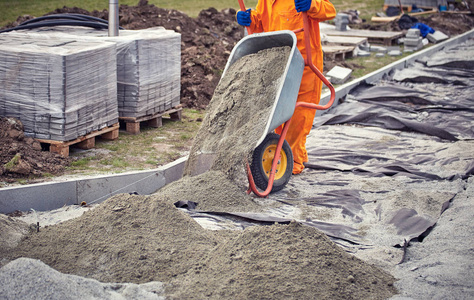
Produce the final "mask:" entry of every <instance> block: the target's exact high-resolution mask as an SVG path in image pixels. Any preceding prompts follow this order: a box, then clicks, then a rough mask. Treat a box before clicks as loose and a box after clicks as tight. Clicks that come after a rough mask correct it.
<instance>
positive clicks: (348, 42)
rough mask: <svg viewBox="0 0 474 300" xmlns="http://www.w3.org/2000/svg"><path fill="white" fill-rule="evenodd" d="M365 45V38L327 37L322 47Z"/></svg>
mask: <svg viewBox="0 0 474 300" xmlns="http://www.w3.org/2000/svg"><path fill="white" fill-rule="evenodd" d="M365 44H367V38H365V37H354V36H327V37H326V40H325V43H324V45H328V46H335V45H338V46H354V47H357V46H359V45H365Z"/></svg>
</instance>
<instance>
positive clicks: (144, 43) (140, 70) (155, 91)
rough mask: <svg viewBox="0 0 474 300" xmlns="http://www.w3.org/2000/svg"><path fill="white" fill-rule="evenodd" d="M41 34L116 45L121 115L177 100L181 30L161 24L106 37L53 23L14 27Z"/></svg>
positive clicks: (172, 104) (148, 112) (150, 112)
mask: <svg viewBox="0 0 474 300" xmlns="http://www.w3.org/2000/svg"><path fill="white" fill-rule="evenodd" d="M18 34H27V35H29V36H30V37H32V38H40V39H41V38H42V37H41V36H42V35H44V34H46V35H47V36H49V37H54V38H56V39H63V38H72V37H73V38H75V39H78V40H85V41H107V42H112V43H115V44H116V46H117V54H116V56H117V97H118V110H119V116H120V117H134V118H140V117H143V116H148V115H153V114H155V113H160V112H164V111H166V110H168V109H171V108H173V107H175V106H177V105H179V104H180V88H181V85H180V78H181V34H179V33H176V32H174V31H172V30H166V29H164V28H163V27H155V28H149V29H145V30H120V32H119V36H116V37H109V36H108V31H107V30H97V29H90V28H86V27H70V26H56V27H43V28H37V29H31V30H27V31H17V32H15V33H12V34H11V35H18Z"/></svg>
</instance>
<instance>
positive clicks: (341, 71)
mask: <svg viewBox="0 0 474 300" xmlns="http://www.w3.org/2000/svg"><path fill="white" fill-rule="evenodd" d="M351 74H352V70H351V69H349V68H343V67H339V66H335V67H334V68H332V69H331V70H330V71H329V72H328V73H327V75H328V76H329V77H331V78H332V82H333V83H335V84H341V83H344V82H346V81H347V79H349V77H350V76H351Z"/></svg>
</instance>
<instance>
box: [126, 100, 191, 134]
mask: <svg viewBox="0 0 474 300" xmlns="http://www.w3.org/2000/svg"><path fill="white" fill-rule="evenodd" d="M182 111H183V106H182V105H178V106H176V107H173V108H172V109H169V110H167V111H164V112H160V113H155V114H152V115H148V116H142V117H119V120H120V121H122V122H124V123H125V126H126V128H125V130H126V131H127V132H128V133H130V134H139V133H140V124H141V123H143V122H147V125H148V126H150V127H153V128H158V127H161V126H163V116H164V115H169V116H170V119H171V120H175V121H181V113H182Z"/></svg>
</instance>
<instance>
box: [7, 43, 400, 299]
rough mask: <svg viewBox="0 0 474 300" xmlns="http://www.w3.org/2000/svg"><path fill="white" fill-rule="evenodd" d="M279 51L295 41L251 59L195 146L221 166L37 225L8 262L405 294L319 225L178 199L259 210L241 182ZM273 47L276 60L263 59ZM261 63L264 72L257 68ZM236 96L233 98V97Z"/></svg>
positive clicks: (107, 278) (231, 289) (206, 283)
mask: <svg viewBox="0 0 474 300" xmlns="http://www.w3.org/2000/svg"><path fill="white" fill-rule="evenodd" d="M277 53H279V54H278V55H280V54H282V53H283V57H287V55H288V49H283V51H281V50H279V49H273V50H270V51H265V52H262V53H259V54H258V55H255V56H253V57H246V60H245V61H246V62H245V63H244V64H237V63H236V64H235V68H232V69H229V72H228V73H227V75H226V76H225V77H226V78H223V79H222V80H221V83H220V84H222V87H220V88H219V89H218V91H217V92H216V96H215V99H217V100H215V99H213V102H212V105H211V107H210V108H211V109H210V111H209V115H208V117H206V120H205V121H204V122H203V128H202V129H201V130H200V132H199V133H198V137H201V138H202V139H206V140H207V141H209V143H203V142H202V140H197V141H196V145H195V148H194V149H195V151H199V149H208V150H216V149H217V154H218V158H219V159H217V160H216V164H215V165H214V166H213V167H212V170H211V171H209V172H206V173H203V174H201V175H199V176H195V177H190V176H185V177H184V178H183V179H182V180H179V181H177V182H175V183H174V184H171V185H169V186H167V187H165V188H163V189H162V190H160V191H159V192H157V193H156V194H153V195H149V196H144V195H129V194H119V195H115V196H113V197H111V198H109V199H107V200H106V201H105V202H104V203H101V204H100V205H98V206H97V207H96V208H94V209H92V210H89V211H87V212H85V213H84V214H83V215H82V216H81V217H79V218H76V219H72V220H69V221H66V222H63V223H60V224H58V225H53V226H49V227H46V228H41V230H40V232H39V233H30V234H29V235H27V236H26V238H25V239H23V240H22V241H21V242H20V243H19V245H18V246H17V247H13V248H9V249H8V251H5V249H0V257H2V258H3V259H4V260H3V261H2V263H4V262H5V260H12V259H15V258H18V257H31V258H35V259H39V260H41V261H43V262H44V263H46V264H48V265H49V266H51V267H52V268H54V269H56V270H58V271H60V272H63V273H67V274H74V275H79V276H84V277H88V278H93V279H97V280H99V281H102V282H129V283H145V282H150V281H162V282H164V283H165V286H166V294H167V296H168V298H170V299H287V298H295V299H310V298H312V299H314V298H318V299H366V298H370V299H385V298H388V297H389V296H391V295H392V294H394V293H396V290H395V288H394V287H393V282H394V281H395V279H394V278H393V277H392V276H391V275H389V274H388V273H385V272H384V271H382V270H381V269H379V268H377V267H374V266H372V265H369V264H366V263H364V262H363V261H361V260H359V259H357V258H355V257H354V256H352V255H349V254H347V253H345V252H344V251H343V250H342V249H341V248H339V247H338V246H336V245H335V244H334V243H333V242H332V241H330V240H329V238H327V237H326V236H325V235H324V234H323V233H321V232H320V231H318V230H317V229H315V228H312V227H307V226H302V225H300V224H298V223H291V224H289V225H278V224H275V225H271V226H251V227H248V228H246V229H245V230H238V231H235V230H234V231H231V230H217V231H211V230H208V229H204V228H202V227H201V226H200V225H199V224H198V223H196V222H195V221H194V220H193V219H192V218H191V217H190V216H189V215H188V214H187V213H186V212H184V211H182V210H179V209H177V208H175V207H174V205H173V203H174V202H175V201H178V200H192V201H196V202H198V203H199V205H198V207H199V206H202V207H204V208H206V209H213V210H223V211H229V210H231V209H233V210H237V211H255V210H258V204H257V202H254V198H252V197H250V196H247V195H245V193H244V189H242V187H241V184H239V183H238V182H237V181H235V180H236V179H238V178H239V176H240V175H239V172H243V163H242V160H243V158H245V157H246V156H248V155H249V154H250V153H251V151H252V148H253V147H254V144H255V143H256V141H257V139H258V137H259V136H260V134H261V130H263V129H262V127H263V126H262V124H259V123H258V122H261V120H262V119H264V120H265V119H266V117H268V112H267V115H266V117H265V116H263V117H262V116H259V117H256V116H255V115H256V114H255V112H256V111H265V110H267V109H268V107H269V106H271V103H267V104H261V103H260V101H259V100H261V101H262V102H263V101H264V100H265V98H266V97H263V96H262V98H261V99H260V98H259V96H258V95H260V94H262V93H267V92H268V93H270V94H271V90H272V89H271V88H270V89H269V90H262V83H267V86H276V85H277V84H276V82H274V81H271V80H270V81H266V80H268V79H267V78H264V79H262V77H271V76H274V73H275V65H278V64H280V65H281V64H282V63H281V62H282V61H286V60H285V59H281V57H282V56H278V55H277ZM267 55H268V56H269V57H271V58H274V61H273V63H275V64H273V65H271V66H270V65H269V64H268V62H266V63H263V62H262V61H264V60H265V59H266V56H267ZM274 55H277V56H274ZM262 56H263V57H262ZM259 63H261V64H262V66H264V67H265V68H264V69H263V70H260V69H254V67H255V66H256V65H258V64H259ZM267 68H268V69H267ZM267 70H268V71H267ZM266 72H267V73H266ZM249 73H251V74H249ZM280 74H281V73H280ZM227 80H229V81H227ZM262 80H263V81H262ZM275 80H276V81H278V80H279V77H278V76H276V77H275ZM228 90H232V91H234V92H233V93H228ZM247 91H248V94H247ZM250 91H253V92H252V93H255V94H253V95H252V93H251V92H250ZM256 95H257V96H256ZM267 96H268V95H267ZM229 99H232V100H233V101H231V102H230V103H232V104H230V105H228V104H225V103H227V102H229ZM224 102H225V103H224ZM254 105H263V106H262V107H257V108H256V109H255V107H254ZM238 108H241V109H238ZM232 112H233V113H232ZM242 119H244V120H247V121H246V122H243V123H241V120H242ZM252 122H254V123H252ZM250 124H251V125H250ZM228 126H235V127H234V130H235V132H239V134H241V135H242V139H241V140H239V139H237V140H232V138H231V137H232V134H233V132H231V131H227V130H228ZM240 129H242V132H240V131H239V130H240ZM257 129H258V130H257ZM254 130H257V132H255V131H254ZM253 135H255V137H252V136H253ZM226 143H228V144H226ZM230 145H232V147H231V146H230ZM196 149H198V150H196ZM222 149H224V150H222ZM229 149H231V150H232V151H235V153H234V152H232V153H228V152H227V151H230V150H229ZM221 151H222V152H221ZM232 162H233V163H234V164H240V167H242V168H235V167H234V165H233V164H232ZM202 207H201V208H202ZM38 284H48V283H41V282H39V283H38Z"/></svg>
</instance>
